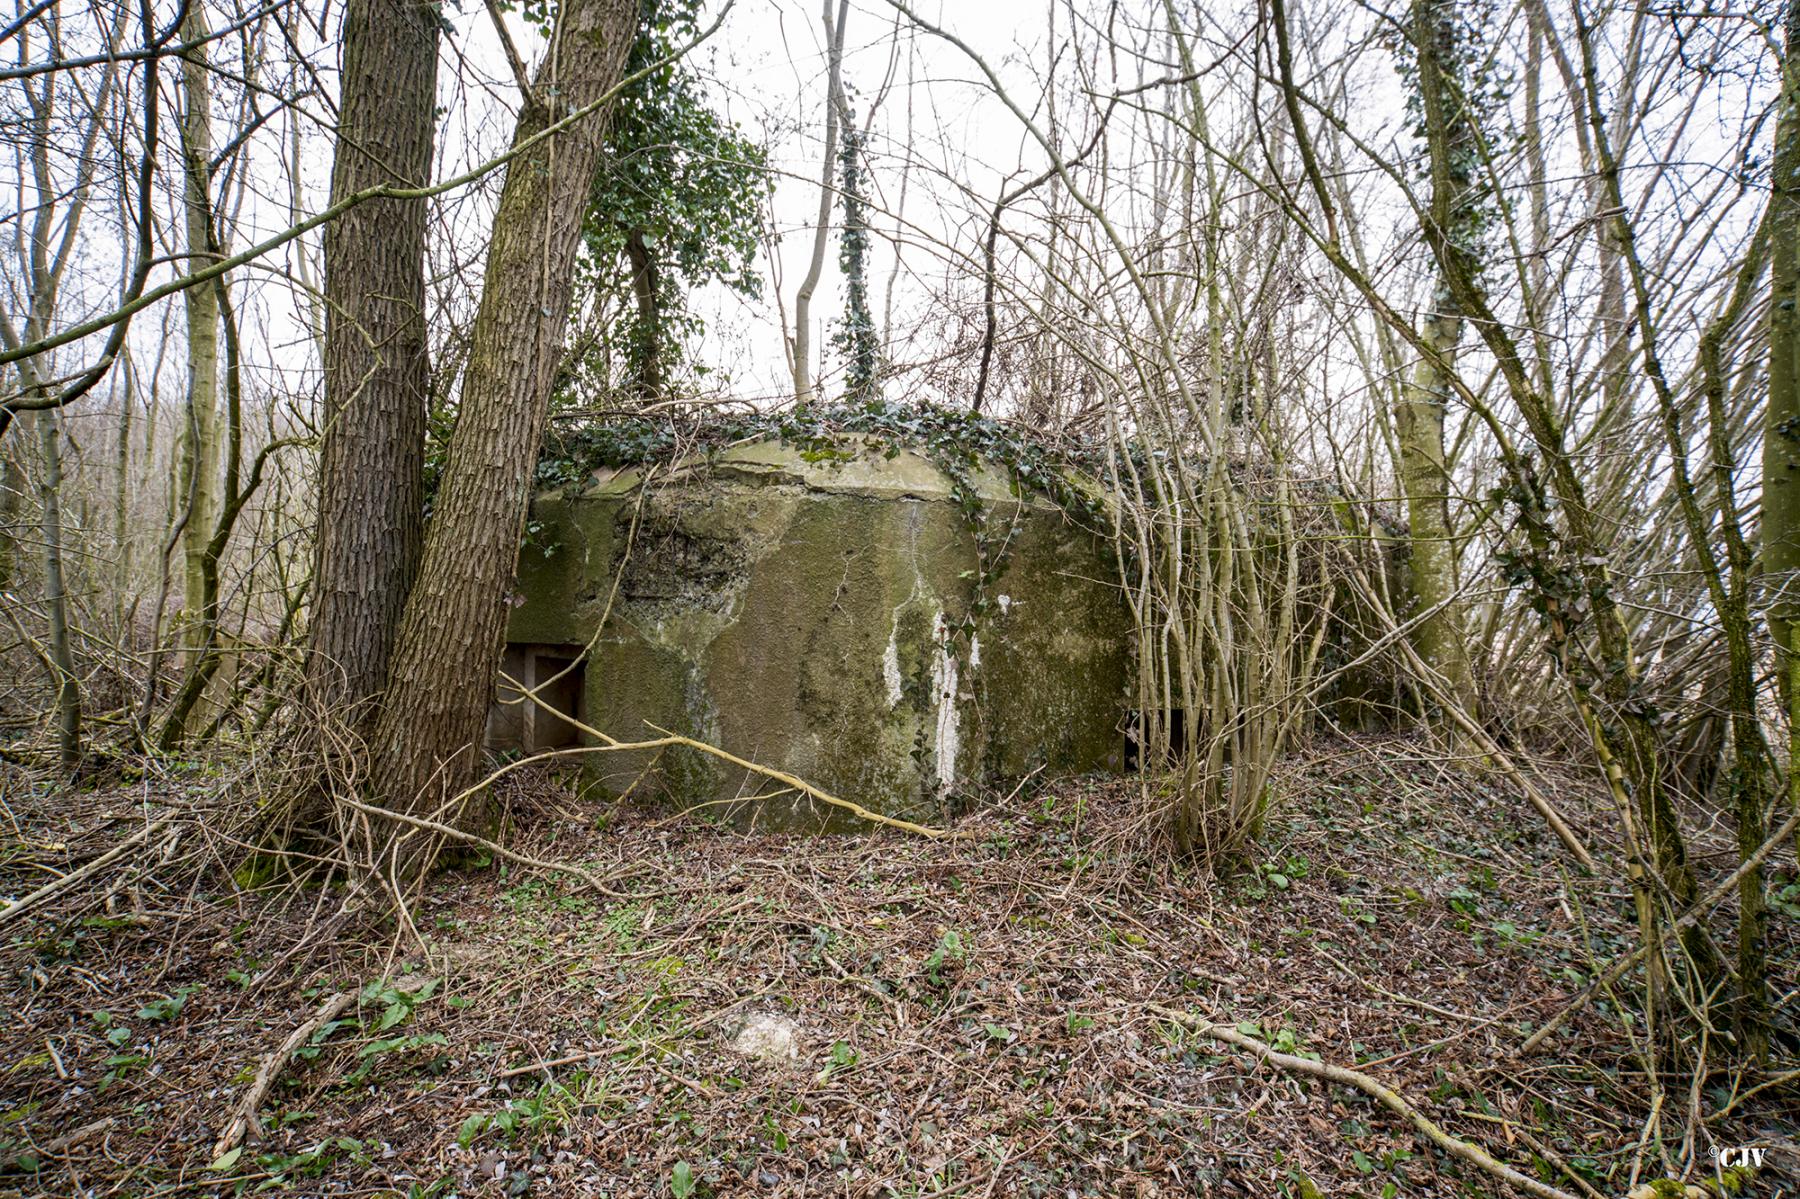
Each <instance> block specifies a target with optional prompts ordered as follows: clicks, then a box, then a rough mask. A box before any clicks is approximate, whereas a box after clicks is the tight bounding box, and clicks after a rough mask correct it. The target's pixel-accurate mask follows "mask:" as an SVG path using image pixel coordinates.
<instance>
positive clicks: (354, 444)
mask: <svg viewBox="0 0 1800 1199" xmlns="http://www.w3.org/2000/svg"><path fill="white" fill-rule="evenodd" d="M439 25H440V17H439V15H438V7H437V5H436V4H433V3H428V2H425V0H350V4H349V7H348V8H347V9H346V11H345V15H344V62H343V92H342V99H341V101H340V105H339V122H338V139H337V153H336V159H335V161H334V163H333V165H332V179H331V193H332V198H333V199H334V200H335V199H337V198H339V197H341V196H345V195H348V194H350V193H352V192H356V191H360V190H362V189H364V188H369V187H375V186H379V185H382V184H390V185H393V186H396V187H418V186H421V185H423V184H425V183H427V182H429V180H430V175H431V154H432V143H433V139H434V136H435V133H436V124H437V121H436V105H437V57H438V34H439ZM426 215H427V201H425V200H423V199H404V200H401V199H384V200H371V201H369V202H368V203H366V204H362V205H359V206H358V207H355V208H352V209H350V210H349V211H348V212H346V213H344V214H343V215H342V216H341V217H339V218H338V219H337V220H335V221H333V222H332V223H331V224H330V225H328V226H327V227H326V231H325V299H326V304H325V310H326V317H325V423H324V435H323V439H322V441H321V444H320V453H319V476H320V477H319V513H318V529H319V532H318V544H317V551H316V553H317V561H316V564H315V573H314V585H313V589H314V596H315V599H314V606H313V614H312V623H311V634H310V637H311V645H310V654H309V657H308V664H307V673H308V683H309V686H310V690H311V693H312V698H313V700H314V702H315V703H317V704H319V705H321V706H323V707H325V708H328V709H330V710H332V711H333V712H335V713H336V714H337V715H338V716H339V717H341V718H345V719H347V720H348V721H349V722H350V723H352V724H360V723H361V722H362V721H363V719H365V718H366V717H367V715H368V712H369V709H370V706H371V702H372V701H373V700H374V698H375V697H376V696H377V695H378V694H379V693H380V691H381V688H382V686H383V684H384V682H385V680H386V678H387V668H388V660H389V657H390V655H391V652H392V649H393V643H394V636H395V633H396V631H397V629H398V627H399V623H400V614H401V610H402V607H403V605H404V604H405V602H406V592H407V588H409V587H410V586H411V585H412V581H413V576H414V573H415V571H416V568H417V565H418V558H419V546H420V542H421V540H422V535H423V533H422V520H423V517H422V507H423V501H422V496H421V474H422V471H423V469H424V460H425V417H426V405H427V402H428V399H429V394H430V375H429V364H428V362H427V360H426V338H425V312H424V309H425V220H426ZM197 290H198V289H197Z"/></svg>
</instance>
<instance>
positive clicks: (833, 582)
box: [508, 441, 1130, 828]
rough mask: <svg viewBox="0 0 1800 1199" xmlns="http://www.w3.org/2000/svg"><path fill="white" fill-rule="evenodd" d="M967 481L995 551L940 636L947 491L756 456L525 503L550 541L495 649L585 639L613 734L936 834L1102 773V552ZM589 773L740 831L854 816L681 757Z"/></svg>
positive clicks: (958, 519)
mask: <svg viewBox="0 0 1800 1199" xmlns="http://www.w3.org/2000/svg"><path fill="white" fill-rule="evenodd" d="M975 478H976V482H977V486H978V488H979V489H980V492H981V495H982V499H983V502H984V504H985V505H986V509H987V513H988V517H989V527H990V528H991V529H992V528H1001V527H1004V528H1006V529H1007V530H1008V532H1007V535H1006V536H1007V544H1008V547H1009V548H1008V553H1007V555H1006V560H1005V565H1004V568H1003V569H1002V570H1001V572H1000V574H999V576H998V577H997V578H994V579H992V580H989V581H988V585H989V586H990V587H991V588H992V589H993V593H994V595H995V608H994V609H993V610H991V611H989V612H987V613H985V614H983V615H980V616H978V617H977V619H976V620H975V622H974V626H975V627H974V629H973V631H972V633H971V634H970V635H969V636H967V637H966V638H965V637H961V636H958V637H955V638H953V637H951V636H950V635H949V632H948V630H950V629H952V628H957V627H959V626H960V625H962V623H963V622H964V621H965V620H966V619H967V617H968V614H969V613H970V612H971V611H972V610H975V609H974V608H973V605H974V602H975V599H976V587H977V582H976V579H975V569H976V566H977V556H976V553H975V542H974V537H973V534H972V532H971V530H970V527H969V524H968V522H967V520H966V519H965V518H964V517H963V515H962V514H961V512H960V511H959V510H958V508H957V506H956V504H955V502H954V499H953V496H952V494H951V486H950V482H949V480H948V479H947V478H946V477H945V476H944V475H943V474H942V473H941V472H939V471H938V469H937V468H936V467H935V466H933V465H932V464H931V463H930V462H928V461H926V460H925V459H923V458H921V457H919V456H918V455H916V454H912V453H910V452H902V453H901V454H900V455H898V456H897V457H896V458H893V459H886V458H884V457H883V456H881V455H880V454H878V453H864V454H859V455H857V456H855V457H854V458H852V459H850V460H848V461H845V462H841V463H821V462H808V461H806V459H805V458H804V456H803V455H802V454H800V453H799V452H798V451H796V450H793V449H790V448H787V447H784V446H781V445H779V444H778V443H775V442H770V441H763V442H754V443H750V444H747V445H744V446H739V447H736V448H734V449H731V450H728V451H725V452H723V453H721V454H719V455H717V456H715V457H714V458H713V459H711V460H710V461H698V460H696V461H694V462H690V463H684V464H681V465H679V466H677V467H675V468H673V469H668V470H664V471H660V472H658V475H657V478H656V480H655V481H654V482H653V483H652V485H651V491H650V493H649V494H648V495H645V496H643V497H642V504H641V507H640V505H639V498H640V497H639V494H638V493H639V489H640V488H641V487H642V485H643V483H642V477H641V475H640V473H639V472H637V471H633V470H624V471H618V472H614V473H611V474H608V475H606V476H605V477H604V478H596V480H595V481H594V482H592V483H590V484H589V485H587V486H585V487H577V488H569V489H564V490H562V491H558V492H546V493H544V494H541V495H539V496H538V497H537V498H536V500H535V502H534V505H533V517H534V519H535V520H537V521H538V522H540V523H541V524H542V526H543V529H544V532H543V535H542V537H541V538H540V540H543V541H545V542H546V543H547V544H549V545H550V546H551V547H552V552H550V553H549V554H548V555H546V554H545V553H544V552H543V551H542V550H540V549H538V548H536V547H535V546H534V547H532V548H528V549H527V550H526V551H525V552H524V553H523V554H522V555H521V557H520V563H519V591H520V593H521V594H522V595H523V596H524V597H525V602H524V603H523V604H522V605H521V606H520V607H519V608H517V609H516V610H515V611H514V612H513V614H512V617H511V623H510V626H509V632H508V638H509V640H510V641H513V642H516V643H525V644H535V645H551V646H581V645H585V644H587V643H588V641H589V640H590V638H593V639H594V650H593V653H592V655H591V657H590V660H589V663H588V666H587V669H586V673H585V680H586V681H585V685H584V690H583V693H582V697H581V711H580V713H579V715H580V717H581V719H582V720H583V721H584V722H585V723H587V724H590V725H592V726H593V727H595V728H598V729H600V730H602V731H604V732H606V733H608V734H610V735H612V736H614V737H620V738H631V739H636V738H642V737H645V736H647V735H650V730H649V728H648V726H649V725H651V724H654V725H658V726H661V727H663V728H668V729H671V730H674V731H676V732H680V733H684V734H686V735H688V736H692V737H696V738H700V739H703V740H706V741H709V742H710V743H712V744H715V745H720V746H722V747H723V748H725V749H728V750H731V751H732V752H734V753H737V754H739V755H742V756H746V757H753V758H754V759H755V760H757V761H759V762H763V763H765V764H767V765H770V766H775V767H778V768H780V769H783V770H786V771H789V772H791V773H794V774H797V775H799V776H800V777H802V778H805V779H807V780H808V781H809V782H811V783H813V784H814V785H816V786H819V787H821V788H823V789H824V790H826V791H828V792H831V793H833V794H836V795H840V796H843V797H844V798H847V799H852V800H855V801H856V802H858V803H861V804H864V805H865V806H867V807H870V808H872V809H874V810H877V811H881V812H885V813H888V814H891V815H898V816H906V817H909V818H916V819H927V820H934V819H941V818H942V817H944V816H945V815H947V814H948V812H949V810H950V807H951V804H952V803H953V802H955V799H956V797H957V796H958V795H959V794H960V793H963V792H966V791H967V790H968V789H969V788H970V787H972V786H976V785H981V784H996V785H998V784H1000V783H1003V782H1005V781H1007V780H1009V779H1015V778H1018V777H1022V776H1023V775H1025V774H1027V773H1029V772H1030V771H1032V770H1034V769H1037V768H1038V767H1040V766H1042V767H1045V768H1047V769H1049V770H1051V771H1052V772H1055V771H1079V770H1092V769H1096V768H1108V767H1110V768H1117V766H1118V765H1119V756H1120V746H1121V743H1122V742H1121V737H1120V733H1119V728H1120V717H1121V715H1122V710H1123V708H1124V705H1125V696H1126V688H1127V682H1128V669H1129V667H1128V648H1127V647H1128V643H1129V629H1130V618H1129V613H1128V611H1127V608H1126V605H1125V603H1124V601H1123V598H1122V596H1121V593H1120V591H1119V588H1118V587H1117V586H1116V585H1114V584H1109V583H1107V582H1105V581H1104V580H1107V579H1109V578H1116V576H1117V568H1116V567H1115V566H1114V565H1113V564H1112V563H1111V561H1110V559H1109V558H1108V557H1107V556H1106V554H1107V551H1106V546H1105V541H1104V538H1102V537H1101V536H1099V535H1096V534H1093V533H1090V532H1088V531H1087V530H1084V529H1082V528H1080V527H1078V526H1076V525H1075V524H1074V523H1073V522H1071V521H1070V520H1069V518H1068V517H1067V516H1066V515H1065V514H1064V513H1063V512H1062V511H1061V510H1059V509H1057V508H1055V507H1053V506H1051V505H1050V504H1048V502H1046V501H1042V500H1037V499H1033V498H1029V497H1027V498H1025V499H1023V500H1022V499H1021V498H1020V496H1018V495H1016V494H1014V493H1013V491H1012V490H1011V488H1010V486H1009V485H1008V483H1007V481H1006V480H1005V478H1004V476H1002V475H1001V474H999V472H996V471H993V470H991V469H988V468H981V469H979V470H978V471H977V472H976V473H975ZM634 519H635V520H636V521H637V533H636V537H635V540H634V548H633V552H632V554H631V556H630V558H629V560H627V561H625V562H623V563H621V558H622V557H623V550H624V546H625V544H626V541H627V538H628V537H629V536H630V531H631V528H632V524H633V520H634ZM1025 597H1029V600H1030V602H1029V603H1027V602H1023V601H1024V598H1025ZM609 600H610V603H609ZM603 614H604V618H605V627H604V628H601V629H599V630H598V636H597V637H596V625H597V624H599V623H600V621H601V620H602V616H603ZM592 769H593V770H594V772H595V774H596V777H597V781H599V782H600V783H601V784H602V785H603V786H604V787H605V788H606V789H608V790H612V791H614V792H619V791H623V790H624V789H625V788H627V787H635V788H636V790H635V793H637V794H644V793H646V792H649V791H657V790H660V791H661V792H663V793H664V794H666V795H668V796H669V797H670V798H671V799H673V800H674V801H675V802H677V803H680V804H682V805H683V806H686V805H690V804H694V803H702V802H707V801H711V800H725V801H738V800H746V801H747V802H743V803H736V802H728V803H727V804H725V805H721V806H720V807H718V808H714V809H711V811H714V812H722V813H725V814H727V815H730V816H731V817H732V818H733V819H735V820H737V821H740V822H745V823H753V824H754V825H755V826H757V827H769V828H805V827H812V828H817V827H821V826H825V827H844V828H850V827H855V824H854V822H853V821H850V820H849V819H848V818H846V817H843V816H841V815H839V814H836V813H834V812H832V811H830V810H815V809H814V807H813V806H812V805H811V804H809V803H807V802H805V801H804V800H801V799H799V798H797V797H796V796H794V795H792V794H788V795H783V796H774V797H768V798H758V797H759V796H760V795H761V794H762V793H764V792H769V791H778V790H780V788H778V787H776V786H774V785H772V784H769V783H767V782H766V781H765V780H763V779H762V778H761V777H760V776H755V775H749V774H747V773H746V772H744V771H742V770H741V769H737V768H727V767H726V766H725V765H723V764H721V763H719V762H718V761H717V760H715V759H712V758H709V757H706V756H705V755H701V754H696V753H692V752H689V751H670V752H668V753H667V754H665V755H664V756H662V757H660V758H654V759H653V755H651V754H649V753H644V754H606V755H599V756H598V757H597V761H596V763H595V764H594V765H593V766H592ZM640 775H641V776H643V777H642V778H640V777H639V776H640Z"/></svg>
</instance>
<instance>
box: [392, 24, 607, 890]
mask: <svg viewBox="0 0 1800 1199" xmlns="http://www.w3.org/2000/svg"><path fill="white" fill-rule="evenodd" d="M637 15H638V5H637V2H636V0H564V3H563V6H562V9H561V15H560V19H559V20H558V23H557V27H556V30H555V32H554V34H553V36H552V44H551V47H550V50H549V53H548V55H547V57H546V59H545V63H544V66H543V67H542V68H541V69H540V70H539V72H538V75H537V78H536V79H535V80H534V82H533V85H532V94H530V95H528V96H526V97H525V98H524V100H525V104H524V108H523V110H522V111H521V112H520V114H519V122H518V128H517V130H516V132H515V134H514V138H513V142H514V145H520V144H522V143H525V142H527V141H531V139H534V138H537V137H538V135H539V134H540V133H542V132H543V131H544V130H545V129H546V128H547V127H549V126H550V125H551V124H553V123H554V122H556V121H558V120H561V119H563V118H565V117H567V116H569V115H571V114H572V113H574V112H577V111H579V110H581V109H583V108H586V107H588V106H590V105H593V104H595V103H597V102H599V101H600V100H601V99H602V98H603V97H605V96H606V95H607V93H608V92H609V91H610V90H611V89H612V88H613V86H614V85H615V84H616V83H617V82H618V80H619V77H620V72H621V69H622V67H623V66H624V62H625V56H626V53H627V51H628V50H629V49H630V46H631V42H632V36H633V33H634V30H635V28H636V23H637ZM606 123H607V110H606V109H604V108H603V109H601V110H600V111H599V112H596V113H592V114H589V115H588V116H586V117H584V118H582V119H580V120H578V121H576V122H574V123H573V124H572V125H570V126H569V127H568V128H567V129H566V130H564V131H563V132H561V133H559V134H557V135H555V136H553V137H549V138H544V139H540V140H536V141H533V142H532V144H531V145H530V147H529V148H527V149H525V150H524V152H523V153H521V154H520V155H519V156H518V157H516V158H514V159H513V160H512V161H511V162H510V163H509V164H508V166H507V170H506V182H505V185H504V186H503V188H502V189H501V193H500V207H499V211H498V212H497V213H496V214H495V217H494V223H493V239H492V241H491V242H490V243H489V246H488V256H487V270H486V274H485V276H484V279H483V282H482V293H481V304H480V307H479V309H478V310H477V312H476V316H475V324H474V328H473V331H472V334H471V337H470V347H469V358H468V365H467V367H466V368H465V369H464V372H463V382H462V396H461V407H460V410H459V412H458V415H457V421H456V430H455V432H454V433H453V434H452V436H451V439H450V448H449V457H448V460H447V462H446V463H445V466H444V477H443V483H442V485H441V487H440V489H439V492H438V495H437V499H436V503H435V505H434V511H433V516H432V521H431V528H430V530H429V532H428V534H427V537H426V542H425V552H424V557H423V560H422V561H421V563H420V568H419V578H418V581H417V582H416V583H415V584H414V585H413V588H412V593H411V594H410V595H409V596H408V598H407V602H406V612H405V616H404V618H403V620H402V622H401V627H400V636H399V640H398V642H397V643H396V645H395V647H394V658H393V664H392V668H391V671H390V677H389V681H388V689H387V695H386V698H385V702H384V703H383V705H382V709H381V715H380V721H379V724H378V726H377V735H376V737H375V740H374V760H373V763H372V771H373V780H374V783H375V787H376V789H377V791H378V792H379V793H380V794H381V795H382V796H383V797H384V798H385V799H386V800H387V801H388V802H390V803H393V804H398V805H401V806H408V807H410V806H413V805H422V806H424V807H426V808H430V809H434V810H435V808H436V807H437V802H438V799H437V797H438V796H439V795H440V793H441V792H442V791H444V790H450V789H455V788H457V787H459V786H460V785H462V784H463V783H464V782H466V781H467V780H468V778H469V776H470V775H471V773H472V771H473V768H474V766H475V763H476V760H477V753H478V751H479V748H480V745H481V738H482V729H483V725H484V723H485V720H486V717H487V708H488V702H489V699H490V697H491V696H492V695H493V690H494V678H495V673H496V671H497V670H498V667H499V660H500V649H501V643H502V637H503V635H504V632H505V626H506V611H507V596H508V595H509V594H510V592H511V589H512V584H513V567H514V564H515V562H516V560H517V558H518V552H519V541H520V538H521V536H522V535H523V525H524V519H525V513H526V506H527V503H528V501H529V498H530V493H531V480H532V474H533V468H534V466H535V464H536V461H537V453H538V443H539V440H540V438H541V437H542V435H543V430H544V422H545V419H546V416H547V414H548V410H549V401H550V388H551V384H552V382H553V381H554V376H555V371H556V368H557V365H558V363H559V361H560V359H561V355H562V341H563V332H564V328H565V326H566V324H567V319H568V310H569V300H570V295H571V292H572V290H573V268H574V263H575V255H576V249H577V247H578V245H579V243H580V239H581V226H582V217H583V211H584V208H585V205H586V202H587V199H588V195H589V190H590V188H591V187H592V185H593V179H594V172H595V169H596V167H597V165H598V163H599V161H600V154H601V149H602V146H603V144H604V141H605V134H606ZM449 818H450V819H452V820H458V819H466V815H465V814H463V813H458V812H452V813H449ZM409 865H410V863H409Z"/></svg>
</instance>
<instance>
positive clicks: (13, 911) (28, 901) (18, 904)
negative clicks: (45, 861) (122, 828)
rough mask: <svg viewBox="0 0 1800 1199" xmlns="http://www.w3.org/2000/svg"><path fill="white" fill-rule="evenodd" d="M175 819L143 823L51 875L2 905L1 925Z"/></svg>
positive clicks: (144, 841)
mask: <svg viewBox="0 0 1800 1199" xmlns="http://www.w3.org/2000/svg"><path fill="white" fill-rule="evenodd" d="M174 819H175V818H174V817H173V816H164V817H163V818H162V819H160V820H157V821H155V822H154V823H151V824H146V825H145V826H144V827H143V828H141V829H139V830H138V831H137V832H135V833H133V834H131V836H129V837H127V838H125V839H124V840H123V841H121V842H119V843H118V844H117V845H115V846H113V847H112V848H111V849H109V850H107V851H106V852H105V853H103V854H101V855H100V856H99V857H97V858H95V859H93V860H92V861H90V862H87V863H85V864H84V865H81V866H78V867H76V868H75V869H74V870H71V871H69V873H67V874H65V875H63V876H62V877H61V878H58V879H53V880H51V881H50V882H47V883H45V884H44V885H43V886H41V887H39V888H38V889H37V890H35V891H33V892H32V893H31V894H29V895H25V896H22V897H20V898H18V899H15V900H13V901H12V902H11V903H9V904H7V905H6V906H5V907H4V908H0V927H4V926H6V925H7V924H10V923H11V922H12V921H14V920H17V919H18V918H19V917H20V916H23V915H24V914H25V913H26V912H29V911H30V910H31V909H32V908H35V907H37V906H38V905H40V904H42V903H43V902H44V901H45V900H48V899H51V898H53V897H54V896H56V895H59V894H61V893H62V892H64V891H67V890H69V889H70V888H72V887H74V886H75V885H76V884H77V883H80V882H83V881H85V880H87V879H90V878H92V877H93V876H94V875H96V874H98V873H100V872H101V871H102V870H104V869H106V868H107V867H108V866H110V865H112V864H113V863H114V862H116V861H118V860H119V859H120V858H122V857H124V856H125V855H127V854H129V853H130V852H131V851H132V850H134V849H137V848H138V847H139V846H142V845H146V844H148V843H149V842H150V841H152V840H154V839H155V838H156V837H157V836H158V835H159V834H160V833H161V832H162V831H163V830H164V829H166V828H168V827H169V825H170V824H171V823H173V822H174Z"/></svg>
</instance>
